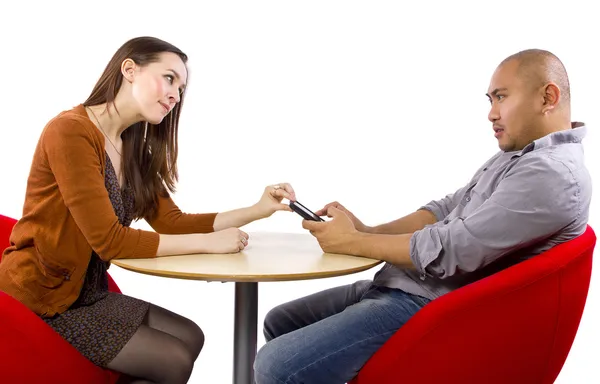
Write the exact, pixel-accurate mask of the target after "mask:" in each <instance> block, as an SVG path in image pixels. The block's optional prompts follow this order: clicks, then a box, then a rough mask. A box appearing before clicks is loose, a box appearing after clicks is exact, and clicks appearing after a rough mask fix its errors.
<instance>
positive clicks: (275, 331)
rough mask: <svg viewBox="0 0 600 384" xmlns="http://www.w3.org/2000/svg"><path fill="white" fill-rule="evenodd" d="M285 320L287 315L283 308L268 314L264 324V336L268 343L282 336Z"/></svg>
mask: <svg viewBox="0 0 600 384" xmlns="http://www.w3.org/2000/svg"><path fill="white" fill-rule="evenodd" d="M284 318H285V314H284V311H283V309H282V307H281V306H277V307H275V308H273V309H271V310H270V311H269V312H268V313H267V315H266V316H265V321H264V323H263V334H264V336H265V340H266V341H267V342H269V341H271V340H273V339H274V338H276V337H279V336H281V331H280V328H281V324H282V322H283V321H284Z"/></svg>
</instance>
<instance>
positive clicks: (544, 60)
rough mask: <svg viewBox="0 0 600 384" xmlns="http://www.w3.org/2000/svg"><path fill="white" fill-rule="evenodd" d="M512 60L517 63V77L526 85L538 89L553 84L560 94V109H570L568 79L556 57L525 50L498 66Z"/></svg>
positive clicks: (539, 50)
mask: <svg viewBox="0 0 600 384" xmlns="http://www.w3.org/2000/svg"><path fill="white" fill-rule="evenodd" d="M513 60H515V61H517V62H518V69H517V76H519V77H521V79H522V80H523V81H524V82H525V83H526V84H528V85H530V86H532V87H534V88H538V87H541V86H543V85H545V84H548V83H550V82H552V83H555V84H556V85H557V86H558V88H559V89H560V92H561V100H560V102H559V105H560V107H563V108H564V107H566V108H568V109H570V102H571V90H570V86H569V77H568V76H567V70H566V69H565V66H564V65H563V63H562V62H561V61H560V59H559V58H558V57H556V56H555V55H554V54H553V53H551V52H548V51H544V50H542V49H527V50H525V51H521V52H517V53H515V54H514V55H511V56H509V57H507V58H506V59H504V61H502V63H500V66H502V65H504V64H505V63H508V62H510V61H513Z"/></svg>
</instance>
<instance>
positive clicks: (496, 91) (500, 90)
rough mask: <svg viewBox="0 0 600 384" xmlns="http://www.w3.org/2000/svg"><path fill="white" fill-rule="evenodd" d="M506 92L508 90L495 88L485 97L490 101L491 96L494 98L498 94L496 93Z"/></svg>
mask: <svg viewBox="0 0 600 384" xmlns="http://www.w3.org/2000/svg"><path fill="white" fill-rule="evenodd" d="M506 90H508V89H507V88H496V89H494V90H493V91H492V92H490V93H486V94H485V95H486V96H487V97H489V98H490V99H491V98H492V96H496V95H497V94H498V92H502V91H506ZM490 95H491V96H490Z"/></svg>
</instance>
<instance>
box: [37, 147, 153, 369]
mask: <svg viewBox="0 0 600 384" xmlns="http://www.w3.org/2000/svg"><path fill="white" fill-rule="evenodd" d="M105 175H106V177H105V185H106V189H107V190H108V194H109V197H110V201H111V202H112V205H113V208H114V210H115V213H116V214H117V216H118V218H119V222H120V223H121V224H122V225H123V226H129V225H130V224H131V222H132V219H133V217H132V212H133V206H134V200H133V192H132V190H131V189H130V188H129V187H128V186H125V187H124V188H123V190H121V188H120V187H119V182H118V179H117V176H116V173H115V170H114V168H113V165H112V162H111V161H110V157H109V156H108V155H107V156H106V172H105ZM109 265H110V263H108V262H104V261H102V259H100V257H98V255H97V254H96V253H95V252H92V257H91V259H90V263H89V265H88V269H87V272H86V276H85V281H84V283H83V288H82V289H81V293H80V295H79V298H78V299H77V300H76V301H75V303H73V305H72V306H71V307H70V308H69V309H68V310H67V311H65V312H64V313H62V314H57V315H56V316H54V317H52V318H45V319H44V321H45V322H46V323H48V324H49V325H50V326H51V327H52V328H53V329H54V330H55V331H56V332H58V333H59V334H60V335H61V336H62V337H63V338H64V339H65V340H67V341H68V342H69V343H70V344H71V345H73V346H74V347H75V348H76V349H77V350H78V351H79V352H81V353H82V354H83V355H84V356H85V357H87V358H88V359H89V360H91V361H92V362H93V363H94V364H96V365H98V366H101V367H106V365H107V364H108V363H110V362H111V361H112V359H113V358H115V356H117V354H118V353H119V352H120V351H121V349H122V348H123V347H124V346H125V344H127V342H128V341H129V339H131V337H132V336H133V334H134V333H135V332H136V331H137V329H138V328H139V327H140V325H141V324H142V323H143V322H144V320H145V317H146V314H147V312H148V307H149V304H148V303H147V302H145V301H142V300H138V299H135V298H133V297H129V296H126V295H122V294H119V293H114V292H109V291H108V275H107V270H108V267H109Z"/></svg>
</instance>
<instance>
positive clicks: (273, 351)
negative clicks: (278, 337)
mask: <svg viewBox="0 0 600 384" xmlns="http://www.w3.org/2000/svg"><path fill="white" fill-rule="evenodd" d="M288 366H289V365H287V364H285V363H284V362H283V361H282V360H281V353H280V351H279V347H278V343H277V342H268V343H267V344H265V345H264V346H263V347H262V348H261V349H260V350H259V351H258V353H257V354H256V358H255V360H254V376H255V381H256V384H284V383H287V379H288V377H289V376H290V374H291V373H290V372H288V371H287V370H286V367H288Z"/></svg>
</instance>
